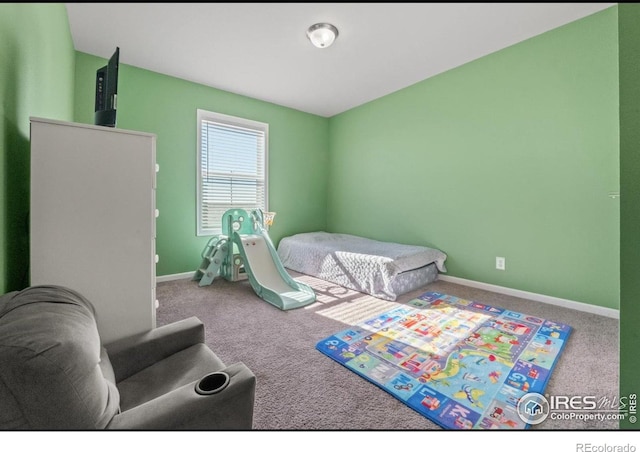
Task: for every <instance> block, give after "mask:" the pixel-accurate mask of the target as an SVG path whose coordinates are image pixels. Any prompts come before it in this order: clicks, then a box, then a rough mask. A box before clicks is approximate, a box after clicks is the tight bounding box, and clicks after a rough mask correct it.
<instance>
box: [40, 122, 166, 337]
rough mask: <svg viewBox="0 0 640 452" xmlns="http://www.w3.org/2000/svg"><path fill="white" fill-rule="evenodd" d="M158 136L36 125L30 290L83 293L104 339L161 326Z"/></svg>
mask: <svg viewBox="0 0 640 452" xmlns="http://www.w3.org/2000/svg"><path fill="white" fill-rule="evenodd" d="M157 170H158V167H157V165H156V135H154V134H150V133H143V132H135V131H129V130H122V129H116V128H109V127H102V126H93V125H87V124H76V123H69V122H63V121H54V120H48V119H41V118H31V213H30V229H31V231H30V233H31V242H30V262H31V273H30V276H31V280H30V285H32V286H34V285H41V284H55V285H62V286H66V287H69V288H72V289H75V290H77V291H78V292H80V293H81V294H82V295H84V296H85V297H86V298H88V299H89V301H91V302H92V303H93V305H94V306H95V308H96V314H97V315H96V317H97V322H98V329H99V331H100V335H101V338H102V340H103V341H104V342H111V341H113V340H115V339H119V338H122V337H126V336H129V335H131V334H135V333H139V332H143V331H148V330H151V329H153V328H155V327H156V316H155V309H156V296H155V288H156V262H157V260H158V257H157V255H156V252H155V248H156V247H155V237H156V226H155V224H156V217H157V215H158V212H157V210H156V206H155V190H156V172H157Z"/></svg>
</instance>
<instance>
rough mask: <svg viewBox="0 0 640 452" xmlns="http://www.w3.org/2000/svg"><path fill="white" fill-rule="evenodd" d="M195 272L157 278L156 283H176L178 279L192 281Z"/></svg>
mask: <svg viewBox="0 0 640 452" xmlns="http://www.w3.org/2000/svg"><path fill="white" fill-rule="evenodd" d="M194 274H195V272H185V273H176V274H173V275H164V276H156V282H166V281H175V280H177V279H191V278H193V275H194Z"/></svg>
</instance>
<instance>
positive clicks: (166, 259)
mask: <svg viewBox="0 0 640 452" xmlns="http://www.w3.org/2000/svg"><path fill="white" fill-rule="evenodd" d="M114 50H115V46H114ZM120 61H121V62H122V61H126V49H123V48H121V49H120ZM105 62H106V60H105V59H102V58H98V57H95V56H92V55H88V54H85V53H81V52H78V53H77V56H76V98H75V99H76V102H75V121H77V122H82V123H93V107H94V100H93V99H94V98H93V96H94V89H95V71H96V69H98V68H99V67H101V66H102V65H104V64H105ZM198 108H201V109H205V110H210V111H214V112H218V113H223V114H227V115H233V116H240V117H243V118H247V119H252V120H255V121H262V122H265V123H268V124H269V210H272V211H275V212H276V213H277V215H276V217H275V222H274V225H273V226H272V227H271V228H270V236H271V237H272V240H273V241H274V243H276V244H277V243H278V242H279V240H280V239H281V238H282V237H284V236H287V235H291V234H294V233H296V232H301V231H313V230H318V229H324V228H325V227H326V219H325V213H326V209H327V205H326V204H327V203H326V192H327V177H326V174H327V162H328V137H329V130H328V127H329V120H328V119H326V118H322V117H319V116H315V115H310V114H307V113H302V112H300V111H297V110H292V109H290V108H285V107H281V106H277V105H274V104H271V103H267V102H262V101H259V100H255V99H251V98H248V97H245V96H240V95H237V94H232V93H229V92H225V91H221V90H217V89H213V88H210V87H206V86H204V85H199V84H196V83H192V82H188V81H185V80H181V79H178V78H174V77H169V76H166V75H161V74H158V73H155V72H151V71H147V70H143V69H140V68H136V67H133V66H129V65H126V64H121V65H120V71H119V80H118V113H117V115H118V117H117V127H118V128H122V129H131V130H139V131H144V132H151V133H155V134H156V135H157V157H156V158H157V162H158V164H159V165H160V172H159V173H158V188H157V197H156V205H157V208H158V209H159V210H160V217H159V218H158V220H157V223H156V228H157V240H156V248H157V252H158V255H159V256H160V261H159V263H158V266H157V274H158V276H161V275H170V274H176V273H183V272H193V271H195V270H196V268H197V266H198V265H200V260H201V259H200V253H201V252H202V249H203V248H204V246H205V244H206V242H207V240H208V238H209V237H197V236H196V147H197V142H196V132H197V128H196V127H197V124H196V110H197V109H198Z"/></svg>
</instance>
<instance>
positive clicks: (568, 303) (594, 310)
mask: <svg viewBox="0 0 640 452" xmlns="http://www.w3.org/2000/svg"><path fill="white" fill-rule="evenodd" d="M438 279H439V280H441V281H446V282H451V283H454V284H460V285H461V286H469V287H474V288H476V289H483V290H488V291H490V292H496V293H501V294H504V295H510V296H513V297H518V298H525V299H527V300H533V301H539V302H541V303H548V304H552V305H554V306H560V307H563V308H569V309H575V310H577V311H583V312H588V313H591V314H598V315H602V316H605V317H611V318H613V319H620V311H618V310H617V309H612V308H605V307H603V306H595V305H592V304H588V303H581V302H579V301H572V300H566V299H564V298H556V297H550V296H548V295H541V294H538V293H533V292H526V291H524V290H518V289H510V288H509V287H503V286H496V285H494V284H487V283H483V282H479V281H473V280H470V279H464V278H457V277H455V276H447V275H438Z"/></svg>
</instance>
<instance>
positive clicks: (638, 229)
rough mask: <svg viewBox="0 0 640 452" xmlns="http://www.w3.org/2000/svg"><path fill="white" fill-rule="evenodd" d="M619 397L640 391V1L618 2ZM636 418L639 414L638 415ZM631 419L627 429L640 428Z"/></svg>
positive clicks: (626, 420) (624, 426)
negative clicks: (639, 350) (633, 2)
mask: <svg viewBox="0 0 640 452" xmlns="http://www.w3.org/2000/svg"><path fill="white" fill-rule="evenodd" d="M618 8H619V28H620V32H619V42H620V194H621V196H620V215H621V221H620V243H621V248H620V396H621V397H629V395H630V394H636V395H637V394H640V383H639V379H638V376H639V375H640V361H639V360H638V344H640V328H638V325H640V304H639V300H640V274H639V272H638V269H640V208H639V207H638V206H640V146H639V143H640V127H639V125H640V83H639V81H640V5H639V4H637V3H635V4H624V3H621V4H620V5H619V7H618ZM636 417H637V415H636ZM639 425H640V424H638V423H631V422H629V419H628V418H627V419H625V421H623V422H621V423H620V426H621V427H622V428H636V429H637V428H639Z"/></svg>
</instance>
